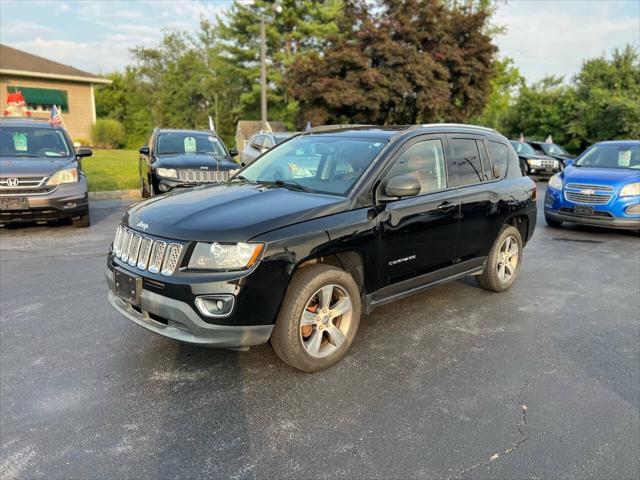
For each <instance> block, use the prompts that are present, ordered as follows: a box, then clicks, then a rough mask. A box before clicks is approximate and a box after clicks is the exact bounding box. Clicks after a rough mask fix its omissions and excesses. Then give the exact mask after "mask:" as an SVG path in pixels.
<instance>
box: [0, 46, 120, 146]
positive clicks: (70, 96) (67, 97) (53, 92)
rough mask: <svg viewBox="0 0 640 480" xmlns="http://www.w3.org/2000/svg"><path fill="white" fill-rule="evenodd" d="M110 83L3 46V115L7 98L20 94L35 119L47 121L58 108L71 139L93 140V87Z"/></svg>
mask: <svg viewBox="0 0 640 480" xmlns="http://www.w3.org/2000/svg"><path fill="white" fill-rule="evenodd" d="M108 83H111V80H107V79H105V78H102V77H99V76H97V75H94V74H92V73H88V72H85V71H82V70H78V69H77V68H74V67H71V66H69V65H63V64H61V63H58V62H54V61H51V60H47V59H46V58H42V57H39V56H37V55H32V54H30V53H27V52H23V51H21V50H18V49H15V48H12V47H9V46H7V45H2V44H0V112H3V111H4V110H5V108H6V107H7V95H8V94H9V93H14V92H16V91H20V92H22V96H23V97H24V99H25V102H26V104H27V107H28V108H29V110H30V111H31V115H32V116H33V117H40V118H46V117H48V116H49V114H50V110H51V107H52V106H53V105H56V106H57V107H59V108H60V109H61V110H62V112H61V113H62V119H63V120H64V123H65V126H66V127H67V130H68V131H69V134H70V135H71V138H74V139H86V140H90V139H91V127H92V125H93V124H94V123H95V121H96V105H95V99H94V94H93V92H94V91H93V89H94V85H99V84H108Z"/></svg>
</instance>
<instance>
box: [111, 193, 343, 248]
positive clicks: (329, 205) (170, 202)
mask: <svg viewBox="0 0 640 480" xmlns="http://www.w3.org/2000/svg"><path fill="white" fill-rule="evenodd" d="M346 205H347V199H346V198H344V197H335V196H330V195H321V194H313V193H306V192H298V191H293V190H288V189H286V188H284V187H267V186H264V185H257V184H243V183H228V184H224V185H216V186H206V187H198V188H194V189H191V190H188V191H186V192H179V193H171V194H168V195H164V196H160V197H154V198H152V199H149V200H146V201H144V202H141V203H138V204H136V205H134V206H133V207H131V208H130V209H129V211H128V212H127V213H126V214H125V218H124V221H125V223H126V224H127V225H128V226H129V227H131V228H132V229H134V230H140V228H139V227H137V226H136V225H137V224H138V223H139V222H142V223H145V224H147V225H148V227H147V229H146V230H145V232H146V233H148V234H150V235H157V236H160V237H166V238H169V239H171V238H173V239H176V240H187V241H189V240H191V241H195V240H198V241H204V242H213V241H218V242H244V241H247V240H250V239H252V238H253V237H255V236H256V235H259V234H261V233H265V232H268V231H271V230H276V229H278V228H281V227H284V226H288V225H292V224H295V223H299V222H304V221H306V220H311V219H313V218H318V217H322V216H325V215H330V214H332V213H337V212H340V211H343V210H344V209H345V208H346Z"/></svg>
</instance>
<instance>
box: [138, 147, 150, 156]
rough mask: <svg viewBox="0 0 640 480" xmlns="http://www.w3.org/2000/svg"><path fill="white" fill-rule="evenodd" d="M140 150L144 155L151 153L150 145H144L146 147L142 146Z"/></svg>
mask: <svg viewBox="0 0 640 480" xmlns="http://www.w3.org/2000/svg"><path fill="white" fill-rule="evenodd" d="M138 151H139V152H140V153H141V154H142V155H149V147H148V146H146V145H145V146H144V147H140V148H139V149H138Z"/></svg>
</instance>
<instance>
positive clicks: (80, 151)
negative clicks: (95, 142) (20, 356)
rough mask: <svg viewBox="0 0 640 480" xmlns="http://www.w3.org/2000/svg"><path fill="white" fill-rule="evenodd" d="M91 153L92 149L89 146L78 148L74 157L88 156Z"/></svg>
mask: <svg viewBox="0 0 640 480" xmlns="http://www.w3.org/2000/svg"><path fill="white" fill-rule="evenodd" d="M91 155H93V151H92V150H91V149H90V148H79V149H78V151H77V152H76V157H90V156H91Z"/></svg>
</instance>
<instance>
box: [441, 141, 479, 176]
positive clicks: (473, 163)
mask: <svg viewBox="0 0 640 480" xmlns="http://www.w3.org/2000/svg"><path fill="white" fill-rule="evenodd" d="M451 146H452V148H453V158H450V159H449V162H448V164H449V167H450V168H449V178H450V179H451V182H452V184H453V186H456V187H461V186H463V185H471V184H473V183H479V182H482V164H481V163H480V154H479V152H478V145H477V144H476V141H475V140H473V139H470V138H453V139H452V140H451Z"/></svg>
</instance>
